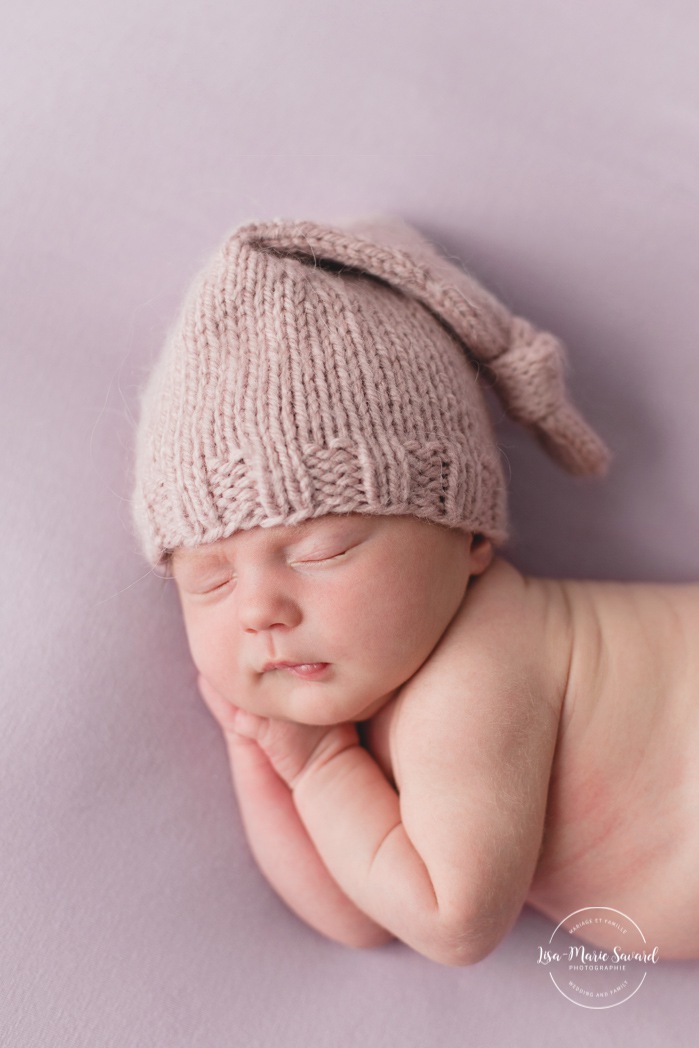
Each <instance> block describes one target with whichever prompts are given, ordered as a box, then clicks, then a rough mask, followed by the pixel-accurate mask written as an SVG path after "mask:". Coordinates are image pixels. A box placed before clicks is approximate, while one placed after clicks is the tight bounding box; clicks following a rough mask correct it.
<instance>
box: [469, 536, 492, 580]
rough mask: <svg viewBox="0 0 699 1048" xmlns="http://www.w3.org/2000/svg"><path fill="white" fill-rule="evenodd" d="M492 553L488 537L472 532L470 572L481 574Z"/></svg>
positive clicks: (490, 559)
mask: <svg viewBox="0 0 699 1048" xmlns="http://www.w3.org/2000/svg"><path fill="white" fill-rule="evenodd" d="M494 553H495V551H494V550H493V544H492V542H491V541H490V539H488V538H486V537H485V535H480V534H478V533H477V532H476V533H474V534H473V535H472V536H471V553H470V558H471V574H472V575H481V574H482V573H483V572H484V571H485V569H486V568H487V567H488V565H489V564H490V562H491V561H492V559H493V556H494Z"/></svg>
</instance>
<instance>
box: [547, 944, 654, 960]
mask: <svg viewBox="0 0 699 1048" xmlns="http://www.w3.org/2000/svg"><path fill="white" fill-rule="evenodd" d="M564 958H565V959H567V960H568V961H571V962H572V961H577V962H578V964H622V963H623V962H624V961H641V962H642V963H643V964H657V963H658V960H659V957H658V947H657V946H655V947H653V949H652V950H651V952H650V953H646V952H645V951H636V952H633V953H627V952H625V951H624V950H620V949H619V947H618V946H615V947H614V948H613V949H612V951H611V953H609V952H608V951H607V950H589V949H587V947H585V946H569V947H568V952H567V954H560V953H557V952H556V951H555V950H545V949H544V948H543V946H540V947H539V955H538V957H537V959H536V963H537V964H554V963H557V962H560V961H562V960H563V959H564Z"/></svg>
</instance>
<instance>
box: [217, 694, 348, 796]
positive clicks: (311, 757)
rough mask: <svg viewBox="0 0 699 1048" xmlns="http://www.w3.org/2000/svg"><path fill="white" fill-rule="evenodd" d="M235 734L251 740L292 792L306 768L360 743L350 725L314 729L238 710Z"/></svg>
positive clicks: (305, 725)
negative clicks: (253, 740) (237, 733)
mask: <svg viewBox="0 0 699 1048" xmlns="http://www.w3.org/2000/svg"><path fill="white" fill-rule="evenodd" d="M235 730H236V731H237V732H239V733H240V734H241V735H245V736H247V737H248V738H254V739H255V741H256V742H257V744H258V746H260V748H261V749H262V750H263V751H264V752H265V754H266V755H267V758H268V760H269V762H270V764H271V765H272V767H273V768H274V770H275V771H276V773H277V775H279V776H280V777H281V778H282V779H283V780H284V781H285V782H286V784H287V785H288V786H290V787H291V788H292V789H293V787H294V786H295V784H296V783H297V782H298V780H299V779H300V777H301V776H302V775H303V773H304V772H305V771H307V770H308V768H309V767H310V766H311V765H312V764H314V763H316V762H318V761H322V760H326V759H329V758H330V757H331V756H333V755H334V754H335V753H338V752H340V750H342V749H346V748H347V747H348V746H351V745H357V744H358V742H359V740H358V737H357V730H356V728H355V727H354V725H353V724H336V725H331V726H330V727H327V726H316V725H311V724H296V723H294V722H293V721H282V720H273V719H272V718H267V717H257V716H256V715H255V714H252V713H248V712H247V711H245V710H239V711H238V713H237V715H236V719H235Z"/></svg>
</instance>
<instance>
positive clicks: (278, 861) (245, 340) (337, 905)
mask: <svg viewBox="0 0 699 1048" xmlns="http://www.w3.org/2000/svg"><path fill="white" fill-rule="evenodd" d="M564 362H565V358H564V353H563V347H562V346H561V344H560V343H559V342H558V341H557V340H556V339H554V338H553V337H552V336H551V335H549V334H546V333H543V332H539V331H537V330H536V329H535V328H534V327H533V326H532V325H531V324H529V323H528V322H527V321H525V320H523V318H519V317H512V316H510V314H509V312H508V311H507V309H506V308H505V307H504V306H503V305H502V303H500V302H498V301H497V300H496V299H495V298H493V296H492V295H490V294H489V293H488V292H486V291H485V290H484V289H483V288H482V287H481V286H480V285H479V284H478V283H477V282H476V281H475V280H474V279H473V278H472V277H471V276H469V275H467V274H466V273H464V272H463V271H462V270H460V269H459V268H457V267H456V266H455V265H453V264H452V263H451V262H448V261H447V260H446V259H444V258H442V257H441V256H440V255H439V254H438V253H437V252H436V251H435V250H434V249H433V248H432V247H431V246H430V245H429V244H428V243H427V242H426V241H425V240H424V239H423V238H422V237H421V236H420V235H419V234H417V233H416V232H415V231H414V230H412V229H410V228H409V227H407V226H405V225H404V224H401V223H397V222H395V221H386V220H377V219H375V220H371V221H368V222H364V223H354V224H353V225H350V226H348V225H347V224H345V225H338V226H334V227H329V226H323V225H319V224H317V223H312V222H302V223H286V222H273V223H267V224H250V225H246V226H243V227H241V228H240V229H238V230H236V231H235V232H234V233H232V234H231V235H230V236H229V238H228V239H227V240H226V242H225V243H224V245H223V246H222V248H221V249H220V250H219V251H218V252H217V253H216V255H215V257H214V258H213V259H211V261H210V262H209V264H208V265H207V266H206V268H205V269H204V270H203V271H202V273H201V274H200V275H199V277H198V278H197V280H196V281H195V282H194V284H193V285H192V287H191V288H190V290H189V293H188V295H187V297H186V300H185V304H184V307H183V309H182V311H181V314H180V317H179V319H178V322H177V324H176V326H175V327H174V329H173V331H172V332H171V333H170V337H169V339H168V342H167V345H166V349H165V352H164V354H163V356H162V357H161V359H160V361H159V362H158V364H157V366H156V368H155V369H154V371H153V373H152V375H151V377H150V380H149V383H148V385H147V387H146V389H145V391H144V394H143V397H142V404H141V420H140V425H139V430H138V434H137V460H136V486H135V493H134V520H135V524H136V527H137V529H138V534H139V536H140V539H141V542H142V545H143V548H144V551H145V553H146V556H147V557H148V559H149V560H150V562H151V564H152V565H153V566H154V567H156V568H165V570H166V572H167V573H168V574H169V575H171V576H172V577H174V579H175V581H176V584H177V589H178V593H179V596H180V600H181V605H182V610H183V614H184V621H185V626H186V630H187V637H188V641H189V646H190V650H191V653H192V658H193V661H194V663H195V665H196V667H197V669H198V672H199V678H198V679H199V688H200V691H201V694H202V697H203V698H204V700H205V702H206V703H207V705H208V707H209V709H210V710H211V712H212V713H213V715H214V716H215V718H216V720H217V721H218V723H219V724H220V726H221V728H222V729H223V732H224V736H225V739H226V743H227V746H228V752H229V756H230V761H231V768H232V773H233V779H234V784H235V789H236V794H237V798H238V802H239V805H240V810H241V814H242V818H243V821H244V825H245V829H246V833H247V836H248V839H249V843H250V846H251V848H252V851H253V853H254V855H255V857H256V859H257V862H258V864H259V866H260V868H261V870H262V871H263V873H264V874H265V875H266V877H267V878H268V880H269V881H270V883H271V884H272V885H273V886H274V888H275V889H276V890H277V892H278V893H279V894H280V896H281V897H282V898H283V899H284V900H285V901H286V902H287V903H288V905H289V906H290V907H291V908H292V909H293V910H294V911H295V912H296V913H297V914H299V915H300V916H301V917H302V918H303V919H305V920H306V921H307V922H308V923H309V924H311V925H312V926H313V927H315V928H316V929H317V930H319V931H320V932H322V933H324V934H326V935H328V936H330V937H331V938H334V939H336V940H338V941H340V942H343V943H346V944H348V945H353V946H360V945H377V944H379V943H381V942H384V941H386V940H388V939H390V938H392V937H397V938H399V939H401V940H402V941H404V942H405V943H407V944H408V945H410V946H411V947H413V948H414V949H416V950H418V951H420V952H421V953H423V954H424V955H426V956H427V957H430V958H432V959H434V960H436V961H439V962H441V963H445V964H468V963H472V962H474V961H477V960H479V959H481V958H483V957H484V956H486V955H487V954H488V953H489V952H490V951H491V950H493V949H494V947H495V946H496V945H497V944H498V943H499V942H500V941H501V940H502V939H503V937H504V936H505V935H506V933H507V931H508V930H509V929H510V928H511V926H512V924H513V923H514V921H515V920H516V918H517V916H518V915H519V912H520V910H521V908H522V906H523V905H524V904H525V903H530V904H531V905H532V906H534V907H536V908H537V909H539V910H540V911H541V912H543V913H544V914H546V915H547V916H549V917H551V918H552V919H553V920H555V921H558V920H560V919H562V918H563V917H565V916H566V915H568V914H569V913H572V912H573V911H574V910H576V909H579V908H580V907H583V906H589V905H605V906H611V907H614V908H617V909H619V910H621V911H623V912H624V913H627V914H628V915H629V916H630V917H632V918H633V919H634V920H635V921H637V922H638V924H640V926H641V928H642V929H643V932H644V934H645V935H646V938H647V940H648V941H649V942H651V943H652V944H653V945H656V944H657V945H658V946H659V948H660V953H661V956H663V957H694V956H697V955H698V954H699V919H695V918H694V914H695V913H696V912H697V906H696V898H695V896H696V886H695V885H696V876H695V868H696V860H697V858H698V857H699V855H698V853H699V844H698V842H697V834H696V832H695V826H696V791H697V775H696V773H694V772H693V768H694V766H695V765H694V764H693V763H692V762H693V761H694V754H695V753H696V748H697V741H698V740H697V734H698V728H697V703H696V689H697V684H696V682H697V680H699V665H698V663H699V656H697V655H695V654H693V652H694V650H695V648H696V646H695V645H693V644H692V638H693V636H694V635H695V634H696V632H697V629H698V628H699V586H698V585H685V586H679V585H651V584H617V583H610V582H583V581H570V580H554V579H538V578H529V577H525V576H523V575H522V574H521V573H520V572H519V571H518V570H517V569H515V568H514V567H513V566H512V565H510V564H509V563H508V562H507V561H506V560H505V559H503V558H502V557H501V556H500V555H498V553H497V547H498V546H500V545H502V544H503V543H504V541H505V539H506V537H507V515H506V491H505V484H504V478H503V473H502V467H501V463H500V459H499V453H498V449H497V445H496V443H495V439H494V436H493V432H492V428H491V424H490V419H489V415H488V412H487V407H486V402H485V398H484V395H483V384H484V382H483V379H484V377H485V378H486V379H487V380H488V381H489V383H490V384H491V385H492V387H493V389H494V391H495V393H496V394H498V395H499V396H500V398H501V401H502V403H503V405H504V407H505V409H506V411H507V412H508V413H509V414H510V415H511V417H513V418H515V419H517V420H518V421H520V422H522V423H523V424H524V425H525V426H527V427H528V428H529V429H530V430H532V431H533V432H534V433H535V435H536V436H537V437H538V439H539V440H540V442H541V443H542V444H543V446H544V447H545V448H546V449H547V450H548V451H549V453H551V454H552V455H553V456H554V458H556V459H557V461H559V462H560V463H561V464H562V465H563V466H565V467H566V468H567V469H568V470H569V471H570V472H573V473H577V474H595V473H598V474H599V473H603V472H604V471H605V469H606V466H607V461H608V455H607V451H606V448H605V447H604V445H603V444H602V443H601V441H600V440H599V439H598V438H597V437H596V435H595V434H594V432H593V431H592V430H591V429H590V428H589V426H587V424H586V423H585V421H584V420H583V419H582V417H581V416H580V415H579V414H578V412H577V411H576V410H575V409H574V408H573V406H572V404H571V403H570V402H569V400H568V398H567V396H566V392H565V387H564V381H563V365H564ZM587 941H588V942H590V943H592V944H593V945H599V946H611V945H613V942H612V941H611V939H608V938H605V935H604V933H603V932H602V931H601V930H598V931H597V932H596V937H595V935H594V934H591V935H590V936H589V937H587Z"/></svg>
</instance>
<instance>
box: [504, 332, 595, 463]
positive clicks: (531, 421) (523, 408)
mask: <svg viewBox="0 0 699 1048" xmlns="http://www.w3.org/2000/svg"><path fill="white" fill-rule="evenodd" d="M488 366H489V367H490V368H491V370H492V371H493V373H494V375H495V384H496V390H497V392H498V394H499V396H500V398H501V400H502V402H503V405H504V407H505V410H506V411H507V414H508V415H509V416H510V418H512V419H514V420H515V421H516V422H520V423H522V424H523V425H525V426H528V427H529V428H530V429H532V430H533V432H534V434H535V436H536V437H537V439H538V440H539V442H540V443H541V444H542V445H543V446H544V448H545V449H546V450H547V451H548V453H549V454H550V455H551V457H552V458H554V459H555V460H556V461H557V462H559V463H560V464H561V465H562V466H564V467H565V468H566V469H567V470H568V471H569V472H570V473H573V474H579V475H587V474H597V475H602V474H604V473H606V472H607V469H608V467H609V461H610V455H609V451H608V449H607V448H606V446H605V445H604V443H603V442H602V441H601V440H600V438H599V437H598V436H597V434H596V433H595V432H594V431H593V430H592V429H591V427H590V426H589V425H588V424H587V423H586V422H585V420H584V419H583V418H582V416H581V415H580V413H579V412H578V411H577V410H576V409H575V408H574V407H573V405H572V404H571V402H570V400H569V399H568V395H567V392H566V385H565V368H566V356H565V352H564V349H563V346H562V344H561V342H560V341H559V340H558V339H557V338H555V337H554V336H553V335H552V334H550V333H549V332H548V331H540V330H539V329H537V328H535V327H534V325H533V324H531V323H530V322H529V321H528V320H525V318H524V317H516V316H515V317H513V318H512V324H511V327H510V343H509V346H508V348H507V349H506V350H505V352H504V353H501V354H500V355H499V356H498V357H496V358H495V359H491V360H489V361H488Z"/></svg>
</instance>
